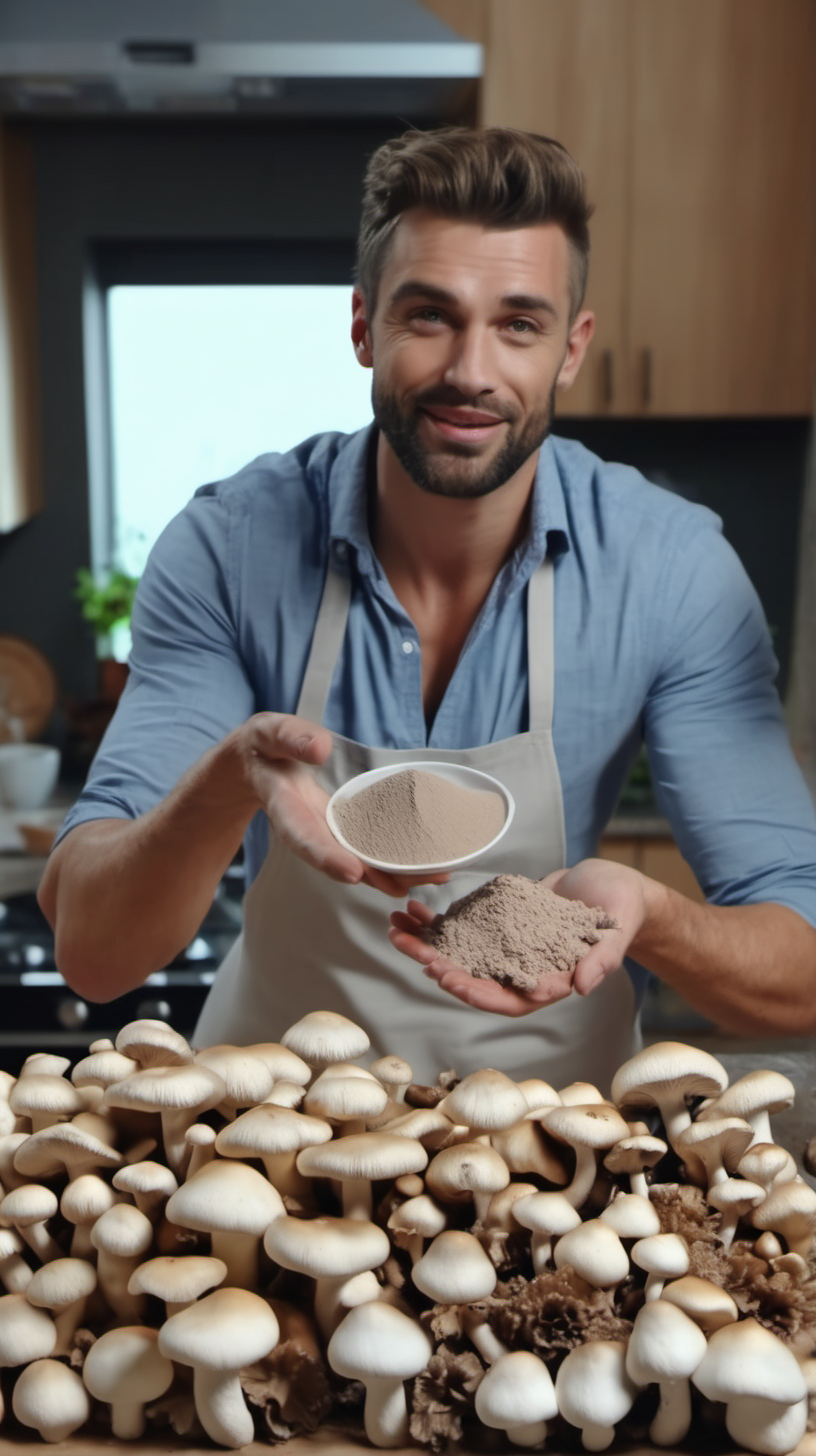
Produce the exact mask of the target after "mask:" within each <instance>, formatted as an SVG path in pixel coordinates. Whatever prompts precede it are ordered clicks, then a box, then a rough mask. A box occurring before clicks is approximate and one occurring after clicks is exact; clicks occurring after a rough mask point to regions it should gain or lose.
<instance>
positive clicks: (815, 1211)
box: [0, 1178, 816, 1238]
mask: <svg viewBox="0 0 816 1456" xmlns="http://www.w3.org/2000/svg"><path fill="white" fill-rule="evenodd" d="M4 1208H5V1203H2V1204H0V1214H3V1216H4V1217H5V1214H4ZM789 1221H790V1222H791V1223H793V1222H795V1223H796V1225H798V1226H799V1227H801V1230H802V1232H803V1233H804V1232H805V1231H806V1230H807V1229H811V1230H816V1191H814V1189H813V1188H811V1186H810V1184H809V1183H805V1182H804V1180H802V1179H799V1178H796V1179H791V1181H790V1182H789V1183H775V1184H774V1185H773V1187H772V1188H771V1190H770V1192H769V1193H768V1195H767V1197H766V1198H765V1199H764V1201H763V1202H762V1203H761V1204H760V1205H759V1207H758V1208H756V1209H755V1210H754V1212H753V1214H752V1215H751V1222H752V1224H753V1225H754V1228H758V1229H773V1230H774V1232H775V1233H781V1234H782V1236H783V1238H787V1234H786V1233H785V1225H786V1224H788V1223H789Z"/></svg>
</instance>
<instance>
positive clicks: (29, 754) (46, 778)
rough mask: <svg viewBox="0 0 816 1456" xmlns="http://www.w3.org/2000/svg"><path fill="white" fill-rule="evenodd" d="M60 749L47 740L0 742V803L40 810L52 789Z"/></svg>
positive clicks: (11, 807)
mask: <svg viewBox="0 0 816 1456" xmlns="http://www.w3.org/2000/svg"><path fill="white" fill-rule="evenodd" d="M60 758H61V755H60V751H59V749H58V748H52V747H51V746H50V745H49V744H47V743H0V803H3V804H4V805H5V806H6V808H7V809H40V808H42V806H43V804H47V802H48V800H49V799H50V798H51V795H52V794H53V792H54V789H55V788H56V784H57V779H58V777H59V771H60Z"/></svg>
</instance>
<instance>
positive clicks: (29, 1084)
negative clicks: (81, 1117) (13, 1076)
mask: <svg viewBox="0 0 816 1456" xmlns="http://www.w3.org/2000/svg"><path fill="white" fill-rule="evenodd" d="M84 1106H85V1102H84V1100H83V1098H82V1095H81V1093H79V1092H78V1091H77V1089H76V1087H74V1086H73V1085H72V1084H71V1083H70V1082H66V1080H65V1078H64V1077H51V1076H47V1075H46V1074H45V1073H43V1072H26V1074H25V1076H21V1077H18V1078H17V1081H16V1082H15V1084H14V1086H13V1087H12V1089H11V1092H10V1093H9V1107H10V1108H11V1110H12V1112H13V1113H15V1115H16V1116H17V1117H39V1116H40V1115H41V1114H42V1113H49V1114H51V1115H52V1116H53V1117H54V1120H55V1121H56V1120H57V1118H60V1117H73V1115H74V1113H75V1112H81V1111H82V1109H83V1107H84Z"/></svg>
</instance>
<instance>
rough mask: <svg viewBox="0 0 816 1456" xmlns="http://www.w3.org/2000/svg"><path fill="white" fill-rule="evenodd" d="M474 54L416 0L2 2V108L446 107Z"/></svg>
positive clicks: (358, 110) (477, 53)
mask: <svg viewBox="0 0 816 1456" xmlns="http://www.w3.org/2000/svg"><path fill="white" fill-rule="evenodd" d="M481 62H482V55H481V47H480V46H478V45H473V44H470V43H469V42H467V41H463V40H462V39H461V38H460V37H458V36H457V35H455V33H454V32H453V31H452V30H450V29H449V28H448V27H447V26H446V25H444V24H443V23H442V22H441V21H440V20H438V19H437V18H436V17H435V16H434V15H432V14H431V13H430V11H428V10H426V9H425V8H424V6H423V5H422V4H421V3H420V0H0V112H5V113H6V114H8V113H12V114H15V113H16V114H18V115H19V114H21V113H22V114H29V115H31V114H44V113H52V114H53V113H57V114H66V113H69V114H100V113H101V114H110V113H111V112H113V113H116V112H118V113H128V112H130V113H159V114H165V115H166V114H168V113H177V114H190V115H195V114H203V113H208V112H215V113H219V112H221V113H230V112H236V113H238V112H242V111H250V112H258V111H262V112H268V113H270V114H272V115H274V114H276V113H278V114H283V115H286V114H289V115H292V114H301V115H303V114H307V113H308V114H312V115H314V114H318V115H320V114H327V113H332V112H334V113H339V114H356V115H365V114H371V113H372V112H376V111H379V112H382V111H383V110H385V111H387V112H390V113H394V112H399V111H401V110H403V111H412V112H414V113H416V111H417V109H418V110H419V111H420V112H423V111H432V112H436V114H440V113H442V114H444V112H445V111H446V110H447V109H449V108H450V107H451V105H453V104H454V101H455V98H456V96H457V95H460V94H461V92H462V90H463V87H464V86H465V85H466V84H467V83H468V82H470V81H473V80H474V79H475V78H476V77H477V76H479V75H480V73H481ZM409 119H413V117H409Z"/></svg>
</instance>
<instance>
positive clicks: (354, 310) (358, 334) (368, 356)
mask: <svg viewBox="0 0 816 1456" xmlns="http://www.w3.org/2000/svg"><path fill="white" fill-rule="evenodd" d="M351 342H352V344H353V345H354V355H355V358H356V360H357V363H358V364H362V366H363V368H364V369H371V368H372V366H373V364H374V355H373V352H372V348H371V333H370V331H369V327H368V317H367V310H366V302H365V299H364V298H363V295H362V291H361V290H360V289H359V288H355V289H354V291H353V293H352V295H351Z"/></svg>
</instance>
